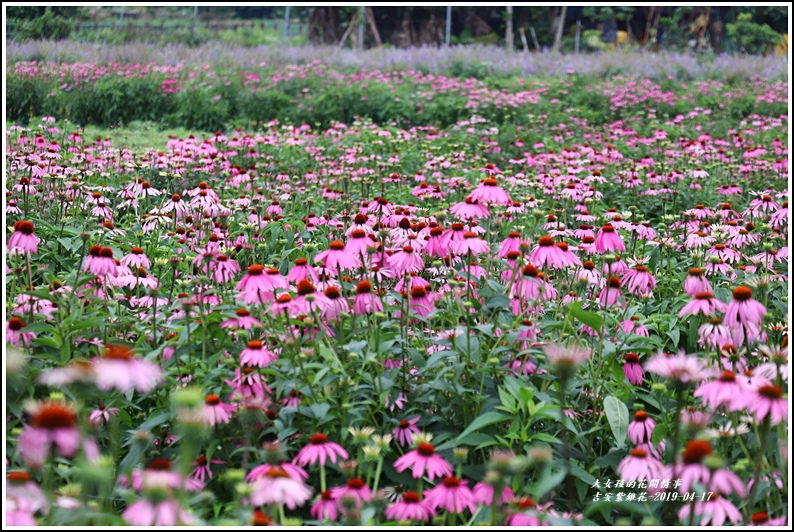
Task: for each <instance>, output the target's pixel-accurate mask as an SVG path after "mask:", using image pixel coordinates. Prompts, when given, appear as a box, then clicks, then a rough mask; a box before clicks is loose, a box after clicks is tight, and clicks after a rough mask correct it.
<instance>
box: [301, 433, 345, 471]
mask: <svg viewBox="0 0 794 532" xmlns="http://www.w3.org/2000/svg"><path fill="white" fill-rule="evenodd" d="M340 458H341V459H342V460H347V459H348V458H349V456H348V454H347V451H345V449H344V448H343V447H342V446H341V445H339V444H338V443H333V442H330V441H328V437H327V436H326V435H325V434H323V433H322V432H319V433H317V434H315V435H313V436H312V437H311V440H310V441H309V443H308V444H307V445H306V446H304V447H303V448H302V449H301V450H300V451H298V454H297V455H295V458H294V459H293V460H292V463H294V464H297V465H300V466H306V465H308V464H315V463H317V462H319V463H320V465H322V466H324V465H325V462H326V460H328V461H330V462H331V463H332V464H335V463H336V461H337V460H338V459H340Z"/></svg>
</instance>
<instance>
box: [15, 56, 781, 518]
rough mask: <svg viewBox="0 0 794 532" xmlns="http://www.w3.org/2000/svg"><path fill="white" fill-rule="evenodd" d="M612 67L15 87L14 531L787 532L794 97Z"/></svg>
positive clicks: (61, 78) (87, 68) (213, 72)
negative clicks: (679, 529) (792, 109)
mask: <svg viewBox="0 0 794 532" xmlns="http://www.w3.org/2000/svg"><path fill="white" fill-rule="evenodd" d="M610 56H611V57H616V58H617V59H618V60H615V61H614V62H611V63H604V65H603V69H601V70H599V74H598V75H592V74H583V73H580V72H577V71H576V69H574V68H573V67H571V66H568V65H563V66H564V67H565V69H566V70H564V71H563V72H565V75H564V76H559V77H554V78H548V77H547V78H537V77H536V78H534V79H526V78H524V77H520V78H519V77H487V76H485V75H484V73H485V72H486V71H487V70H488V69H492V68H496V66H495V62H491V63H489V64H486V65H485V66H482V69H483V72H482V73H483V75H484V77H483V79H462V78H458V77H450V76H446V75H442V74H441V73H438V72H433V71H432V69H431V70H430V71H429V72H426V73H422V72H417V71H415V70H414V71H409V70H410V69H405V71H402V72H400V70H399V69H393V70H371V69H361V68H358V69H351V70H349V71H347V72H338V71H335V70H333V69H330V68H327V67H324V66H321V65H320V64H319V63H311V62H309V63H308V64H306V65H303V66H296V65H292V66H289V67H285V68H275V69H272V68H245V69H242V68H234V69H233V68H223V67H219V66H218V65H215V64H212V65H210V64H209V63H208V66H206V67H205V66H203V65H201V64H200V65H199V66H197V67H195V68H189V67H181V66H180V67H177V66H169V65H166V64H157V63H147V62H145V61H137V62H130V63H125V62H117V63H108V64H103V65H95V64H86V63H65V64H46V63H45V64H39V63H36V64H24V63H17V64H15V65H13V66H12V67H11V68H10V69H9V70H8V71H7V72H6V74H7V78H8V102H7V105H8V109H7V111H8V114H9V116H11V117H13V118H12V120H15V121H16V120H17V119H19V120H20V122H25V126H24V127H23V126H22V125H18V124H14V125H11V126H10V127H9V126H8V125H7V131H6V136H7V144H8V150H7V153H6V168H7V174H8V176H7V187H6V188H7V190H6V216H7V217H8V221H9V223H8V228H9V236H8V238H7V241H6V247H7V250H6V251H7V257H8V260H7V272H6V286H5V288H6V290H5V293H4V297H5V301H4V304H5V308H6V313H5V320H6V337H7V342H8V343H7V345H6V346H5V348H6V349H5V353H4V354H5V356H4V358H5V360H4V362H5V364H6V367H5V370H6V375H7V378H8V382H7V393H6V398H5V399H6V404H5V407H6V422H7V427H6V433H5V437H6V440H7V446H6V460H7V466H8V469H9V470H10V472H9V475H8V478H7V479H6V482H7V495H6V497H7V499H6V508H7V509H6V517H7V519H8V521H9V522H11V521H13V520H16V522H15V523H11V524H12V525H13V524H28V525H29V524H32V523H34V522H35V523H36V524H40V525H59V526H64V525H74V526H79V527H81V528H85V527H87V526H95V525H99V526H105V527H107V526H114V525H122V524H135V525H141V526H146V525H151V524H159V525H163V526H173V525H177V524H193V525H200V526H202V525H216V526H221V525H225V526H235V527H241V526H248V525H251V524H254V525H260V524H267V523H270V522H272V523H278V524H280V525H301V524H307V525H309V524H317V525H328V524H331V523H334V524H339V525H344V526H354V525H357V526H368V527H370V528H373V527H377V526H379V525H384V524H389V525H393V524H404V523H400V522H399V521H400V520H399V516H395V515H393V514H392V513H390V510H391V511H394V510H395V508H399V505H400V504H408V503H410V502H411V499H415V503H416V502H419V501H418V499H419V498H420V497H424V498H423V500H422V502H423V504H424V505H425V506H418V505H417V506H415V509H417V511H421V510H422V508H425V509H426V510H427V515H426V516H425V517H424V518H421V517H422V516H420V519H417V520H418V521H421V522H425V521H426V522H427V523H426V524H428V525H434V526H441V525H453V526H454V525H468V526H479V525H505V524H512V525H518V526H529V525H535V524H539V523H547V524H552V525H560V526H566V527H573V526H575V525H587V526H591V527H592V526H621V527H626V526H633V525H643V526H650V525H660V524H666V525H672V524H674V525H680V526H689V527H691V524H692V522H693V520H692V519H690V518H688V517H687V514H686V512H687V511H693V510H694V511H696V512H697V513H699V514H700V515H698V516H697V519H698V521H697V522H698V523H700V522H710V524H712V525H715V526H720V525H722V524H726V523H727V522H728V521H730V522H731V524H735V525H738V524H745V523H749V522H762V521H764V520H765V519H767V518H768V521H767V523H766V524H784V522H785V516H786V515H787V513H788V509H789V503H788V489H789V487H788V485H787V480H788V478H787V476H786V472H785V471H786V463H787V454H786V453H787V447H786V443H785V442H786V439H787V438H788V433H789V430H788V429H789V427H788V417H789V416H788V404H787V403H788V401H787V397H786V396H785V391H784V390H785V389H786V388H787V385H788V378H789V377H788V360H787V357H788V352H787V344H788V325H787V322H786V316H787V314H788V312H789V303H790V302H789V295H788V291H787V289H788V277H787V275H786V274H785V269H786V267H787V266H788V260H789V259H788V247H786V240H787V237H788V233H789V230H790V229H789V223H788V211H787V209H788V203H787V200H788V195H787V193H786V188H787V186H788V183H789V178H788V172H789V165H788V160H787V152H786V147H785V142H784V141H782V140H780V139H782V138H784V137H785V135H786V134H787V133H788V130H789V123H788V120H787V118H786V110H787V106H788V92H789V91H788V84H787V83H786V82H781V81H774V80H762V79H753V80H751V81H748V80H747V79H743V78H741V77H737V78H736V79H734V80H731V81H730V82H728V80H725V79H723V78H722V76H720V79H693V80H686V81H682V79H681V78H680V77H678V78H676V77H674V76H670V77H669V78H668V77H667V76H664V77H662V78H661V79H659V78H656V79H652V78H650V77H644V76H637V75H632V74H631V65H627V64H625V62H621V61H620V60H619V59H621V57H622V56H619V55H612V54H610ZM591 58H592V59H593V60H597V59H598V58H596V57H595V56H591ZM556 60H557V61H565V58H563V59H560V58H559V57H557V58H556ZM716 61H717V60H715V62H716ZM456 68H459V69H461V73H465V72H466V71H465V68H466V65H458V66H456ZM700 68H702V69H703V71H705V72H710V71H709V70H708V69H710V68H712V65H711V64H710V62H704V64H703V65H701V66H700ZM605 69H610V70H609V71H608V74H607V75H602V73H603V72H605ZM716 72H721V71H719V70H717V71H716ZM474 73H475V74H479V73H478V72H477V71H476V68H475V69H474ZM685 74H686V72H685ZM41 113H47V115H48V116H45V117H43V118H42V117H41ZM55 116H58V117H59V119H58V120H57V121H56V119H55ZM64 117H70V118H71V119H73V120H79V121H80V124H81V125H82V124H85V123H93V124H98V123H102V124H106V125H110V126H113V125H115V124H118V123H123V124H126V123H129V122H130V121H134V120H137V119H138V118H139V117H140V118H142V119H145V120H146V122H145V123H135V126H134V127H133V128H130V129H127V128H119V127H116V128H113V129H110V130H108V129H97V128H96V127H93V126H92V127H88V128H86V129H82V128H81V127H80V125H78V124H76V123H74V122H70V121H68V120H66V119H64ZM169 124H171V127H170V128H168V129H165V130H158V129H156V128H154V127H153V126H155V125H156V126H160V127H162V126H168V125H169ZM179 124H183V125H187V126H189V127H188V128H179V129H175V128H174V127H175V126H176V125H179ZM172 128H174V129H172ZM467 198H468V200H469V201H468V202H467ZM466 209H475V210H470V211H467V210H466ZM483 209H485V210H483ZM596 233H597V234H598V236H596ZM447 236H448V237H449V238H446V237H447ZM461 237H462V238H461ZM356 242H357V243H359V244H364V246H362V247H360V248H358V249H356V250H355V251H354V250H353V249H352V247H353V245H354V244H355V243H356ZM331 252H334V253H336V255H334V254H332V253H331ZM545 252H549V253H548V254H547V255H545V254H544V253H545ZM321 253H323V254H324V255H323V256H321V255H320V254H321ZM411 254H414V255H413V257H415V258H416V259H418V260H416V261H414V260H413V259H409V260H411V262H410V263H406V262H403V261H404V260H405V257H407V256H409V255H411ZM353 259H355V260H353ZM144 261H145V262H144ZM355 261H358V263H356V262H355ZM530 264H532V265H533V266H532V267H530ZM307 265H312V266H313V267H314V268H315V271H314V273H311V270H309V269H308V268H307ZM226 268H228V269H226ZM301 268H304V269H301ZM359 296H362V297H359ZM357 299H358V300H359V303H362V305H357V304H356V300H357ZM367 302H368V303H369V304H370V305H374V304H375V302H377V303H379V304H380V305H381V306H380V307H378V309H374V308H371V307H366V303H367ZM740 304H741V305H744V306H742V307H738V305H740ZM727 305H731V307H730V309H728V308H726V306H727ZM759 306H760V308H761V309H763V311H761V310H759ZM698 309H699V310H698ZM734 309H735V310H734ZM731 318H733V319H734V321H730V320H731ZM736 320H739V322H736ZM120 344H123V345H120ZM734 344H735V345H734ZM677 353H678V354H677ZM249 357H250V358H249ZM105 370H110V371H105ZM146 375H149V376H152V379H151V380H147V379H144V378H143V377H144V376H146ZM53 405H54V406H53ZM764 405H766V406H769V408H768V409H766V408H763V406H764ZM37 407H39V408H41V407H48V408H49V412H48V414H49V415H48V416H46V417H45V416H40V415H38V414H37V413H36V408H37ZM219 412H223V413H225V414H223V415H221V414H220V413H219ZM729 423H730V424H729ZM411 426H413V427H415V431H420V430H421V431H423V432H424V433H430V434H432V439H431V436H430V435H429V434H424V435H419V434H416V433H415V432H414V431H412V430H409V429H407V428H406V427H411ZM401 431H402V432H401ZM50 439H52V440H54V445H50V443H49V440H50ZM326 440H327V441H329V442H333V444H334V445H339V446H340V448H342V449H344V451H343V452H344V454H345V456H346V458H345V457H340V458H338V459H337V458H336V457H335V456H332V457H327V456H326V458H328V460H327V461H325V462H324V463H323V465H319V464H317V463H303V464H301V460H300V457H301V456H306V455H307V454H309V453H310V452H312V450H314V451H317V446H319V445H323V442H324V441H326ZM420 441H421V442H422V443H421V444H420ZM71 443H74V445H71ZM682 451H684V452H682ZM324 456H325V455H324ZM419 456H422V457H424V458H421V460H425V459H427V460H429V459H430V458H431V457H432V459H433V460H435V461H436V462H435V463H436V464H439V463H440V464H441V465H440V466H439V467H440V468H441V469H443V470H444V471H443V474H436V473H438V472H437V471H434V472H432V473H428V472H425V471H424V470H423V467H422V466H421V465H420V464H418V463H417V464H414V465H406V467H402V465H401V464H403V465H404V464H405V462H407V461H409V460H410V459H411V458H412V457H414V458H418V457H419ZM298 466H301V468H300V469H298ZM447 467H448V469H447ZM662 468H664V469H662ZM674 468H687V469H686V472H685V473H683V472H681V473H676V470H675V469H674ZM657 469H658V471H654V470H657ZM259 473H261V474H262V475H261V477H260V478H259V479H257V480H254V479H253V477H255V476H257V474H259ZM453 476H454V478H452V477H453ZM656 476H661V477H662V478H656ZM665 476H669V477H671V478H670V479H669V480H671V481H672V482H671V483H672V484H673V486H672V487H670V488H669V489H666V490H665V489H661V490H658V489H657V490H654V489H653V488H651V487H650V486H649V487H648V489H647V490H646V488H645V487H643V486H642V483H652V482H654V481H664V480H665V478H664V477H665ZM246 477H249V478H246ZM445 477H449V478H445ZM675 477H683V478H684V479H685V480H686V481H687V482H688V483H689V484H691V485H686V486H678V489H676V486H675ZM458 479H463V482H461V483H458ZM638 481H641V482H638ZM690 481H691V482H690ZM617 482H620V483H621V484H620V487H617V486H616V483H617ZM273 483H275V484H273ZM607 483H608V484H607ZM778 483H779V485H780V486H782V488H776V485H777V484H778ZM638 484H639V485H638ZM456 486H457V487H463V488H465V490H468V489H473V490H474V491H476V492H477V495H476V499H474V497H475V495H474V494H473V493H472V494H469V495H467V494H468V492H467V491H465V490H464V489H461V490H460V492H459V495H460V496H461V497H469V496H470V497H472V499H471V504H464V505H463V506H465V508H449V509H447V508H445V507H444V505H439V504H436V503H432V504H434V506H432V507H431V506H428V505H430V504H431V498H430V496H429V495H430V493H431V490H436V493H437V492H438V491H439V490H442V489H445V488H449V489H452V488H454V487H456ZM610 486H611V487H610ZM351 490H360V491H358V492H356V493H357V495H358V497H359V498H358V499H351V500H348V498H347V497H345V496H344V495H343V494H344V493H350V491H351ZM414 490H415V491H416V492H417V494H416V495H411V496H410V497H409V496H408V494H407V492H408V491H411V492H413V491H414ZM491 490H492V491H493V497H492V498H491V501H490V502H488V498H487V497H486V496H485V495H483V493H485V494H487V493H488V492H489V491H491ZM511 492H512V493H513V494H514V495H515V497H513V496H512V494H511ZM715 492H719V493H718V494H716V493H715ZM618 493H620V495H619V496H620V497H621V498H623V497H625V496H626V494H629V495H630V496H631V497H632V499H631V500H629V501H616V500H615V498H616V497H618ZM709 493H711V495H709ZM420 494H421V495H420ZM712 496H715V498H714V499H713V500H711V498H712ZM348 497H349V495H348ZM706 497H708V498H709V503H711V504H707V505H705V508H703V505H701V504H696V500H697V501H698V502H702V501H704V500H705V498H706ZM696 498H697V499H696ZM257 501H259V502H257ZM517 501H518V503H517ZM359 503H360V507H359ZM160 504H165V505H167V506H166V507H164V508H162V511H159V512H155V511H154V510H152V508H153V507H154V506H155V505H160ZM321 504H328V505H329V507H330V508H332V509H333V510H334V511H333V512H332V513H329V514H325V513H324V512H318V511H316V509H317V507H318V506H319V505H321ZM713 507H716V508H717V509H718V510H719V511H718V512H715V511H712V510H711V508H713ZM387 508H388V509H387ZM431 510H432V511H431ZM332 514H333V515H332ZM704 520H705V521H704ZM153 521H154V523H153ZM180 521H181V523H180ZM420 524H421V523H420Z"/></svg>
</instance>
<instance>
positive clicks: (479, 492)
mask: <svg viewBox="0 0 794 532" xmlns="http://www.w3.org/2000/svg"><path fill="white" fill-rule="evenodd" d="M471 492H472V495H474V504H476V505H478V506H486V507H489V506H491V504H492V503H493V497H494V487H493V486H492V485H491V484H488V483H487V482H482V481H480V482H478V483H477V484H475V485H474V488H472V490H471ZM515 497H516V495H515V493H513V490H512V489H510V488H509V487H508V486H504V487H503V488H502V493H501V495H500V496H499V501H498V503H499V504H500V505H504V504H507V503H508V502H510V501H512V500H513V499H515Z"/></svg>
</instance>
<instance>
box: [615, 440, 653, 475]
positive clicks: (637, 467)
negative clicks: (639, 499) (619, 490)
mask: <svg viewBox="0 0 794 532" xmlns="http://www.w3.org/2000/svg"><path fill="white" fill-rule="evenodd" d="M617 471H618V475H620V478H621V479H622V480H624V481H628V480H635V481H641V480H652V479H659V478H664V476H665V467H664V464H662V463H661V462H660V461H659V460H657V459H656V458H654V457H652V456H651V455H650V454H648V452H647V451H646V450H644V449H639V448H635V449H633V450H632V451H631V452H630V453H629V455H628V456H627V457H626V458H624V459H623V460H621V461H620V463H619V464H618V469H617Z"/></svg>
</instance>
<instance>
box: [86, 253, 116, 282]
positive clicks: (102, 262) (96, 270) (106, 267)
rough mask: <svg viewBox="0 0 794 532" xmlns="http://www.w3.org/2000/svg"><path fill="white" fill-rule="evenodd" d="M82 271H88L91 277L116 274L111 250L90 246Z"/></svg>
mask: <svg viewBox="0 0 794 532" xmlns="http://www.w3.org/2000/svg"><path fill="white" fill-rule="evenodd" d="M83 271H90V272H91V273H92V274H93V275H99V276H102V275H111V276H115V275H116V273H117V269H116V261H115V260H113V250H112V249H110V248H103V247H101V246H91V247H90V248H89V249H88V257H86V261H85V265H84V266H83Z"/></svg>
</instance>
